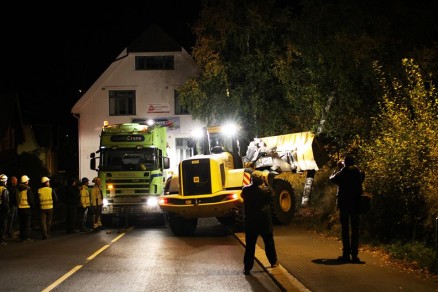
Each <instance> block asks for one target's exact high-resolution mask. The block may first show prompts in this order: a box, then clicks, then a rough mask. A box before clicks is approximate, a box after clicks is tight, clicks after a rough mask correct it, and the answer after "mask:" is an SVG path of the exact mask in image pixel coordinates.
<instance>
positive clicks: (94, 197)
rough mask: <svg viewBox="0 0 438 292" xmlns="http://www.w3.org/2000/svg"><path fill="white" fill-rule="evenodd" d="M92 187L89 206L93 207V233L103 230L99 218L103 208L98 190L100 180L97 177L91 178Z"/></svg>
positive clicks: (100, 190)
mask: <svg viewBox="0 0 438 292" xmlns="http://www.w3.org/2000/svg"><path fill="white" fill-rule="evenodd" d="M93 183H94V186H93V188H92V189H91V206H93V229H94V230H95V231H97V230H102V229H104V228H103V226H102V221H101V216H102V207H103V194H102V189H101V188H100V184H101V180H100V178H98V177H95V178H93Z"/></svg>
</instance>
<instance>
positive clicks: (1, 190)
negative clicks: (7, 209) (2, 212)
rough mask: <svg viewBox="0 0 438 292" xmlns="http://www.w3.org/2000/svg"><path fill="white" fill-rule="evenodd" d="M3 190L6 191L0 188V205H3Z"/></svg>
mask: <svg viewBox="0 0 438 292" xmlns="http://www.w3.org/2000/svg"><path fill="white" fill-rule="evenodd" d="M4 189H6V188H5V186H0V205H1V204H3V201H2V193H3V190H4Z"/></svg>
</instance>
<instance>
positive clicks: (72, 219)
mask: <svg viewBox="0 0 438 292" xmlns="http://www.w3.org/2000/svg"><path fill="white" fill-rule="evenodd" d="M65 211H66V217H65V231H66V232H69V233H70V232H73V231H75V228H76V214H77V212H78V209H77V206H67V208H66V210H65Z"/></svg>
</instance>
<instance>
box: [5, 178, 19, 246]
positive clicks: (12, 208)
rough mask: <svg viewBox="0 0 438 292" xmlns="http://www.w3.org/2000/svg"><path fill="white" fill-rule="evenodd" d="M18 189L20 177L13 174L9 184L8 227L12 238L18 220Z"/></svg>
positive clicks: (9, 235)
mask: <svg viewBox="0 0 438 292" xmlns="http://www.w3.org/2000/svg"><path fill="white" fill-rule="evenodd" d="M17 190H18V179H17V177H16V176H11V178H10V180H9V185H8V192H9V215H8V227H7V228H8V229H7V231H6V235H7V236H8V237H9V238H12V237H13V235H14V225H15V221H16V220H17V219H16V218H17Z"/></svg>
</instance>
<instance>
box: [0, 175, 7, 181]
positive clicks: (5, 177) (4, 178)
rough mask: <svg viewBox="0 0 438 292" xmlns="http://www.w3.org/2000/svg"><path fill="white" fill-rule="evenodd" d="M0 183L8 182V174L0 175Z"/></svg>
mask: <svg viewBox="0 0 438 292" xmlns="http://www.w3.org/2000/svg"><path fill="white" fill-rule="evenodd" d="M0 181H4V182H6V181H8V177H7V176H6V174H2V175H0Z"/></svg>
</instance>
